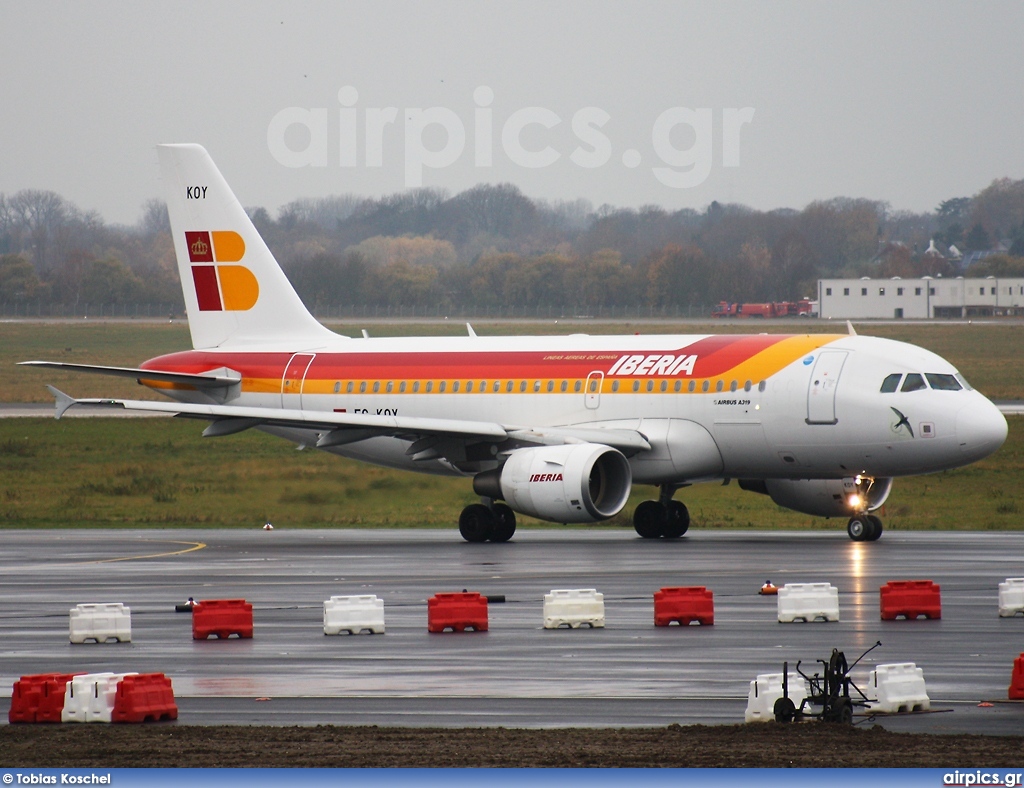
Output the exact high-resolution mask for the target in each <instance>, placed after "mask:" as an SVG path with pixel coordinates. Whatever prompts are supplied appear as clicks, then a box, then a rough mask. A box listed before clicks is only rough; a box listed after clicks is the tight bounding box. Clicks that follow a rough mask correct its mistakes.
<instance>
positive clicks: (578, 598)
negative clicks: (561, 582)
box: [544, 588, 604, 629]
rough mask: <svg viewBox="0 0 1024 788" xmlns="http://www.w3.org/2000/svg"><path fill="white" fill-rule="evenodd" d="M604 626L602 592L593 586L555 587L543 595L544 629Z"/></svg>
mask: <svg viewBox="0 0 1024 788" xmlns="http://www.w3.org/2000/svg"><path fill="white" fill-rule="evenodd" d="M584 624H587V625H588V626H590V627H591V628H594V627H603V626H604V594H599V593H598V592H597V591H596V590H595V589H593V588H575V589H555V590H554V591H552V592H551V593H549V594H545V595H544V629H558V628H559V627H561V626H569V627H571V628H572V629H578V628H579V627H581V626H583V625H584Z"/></svg>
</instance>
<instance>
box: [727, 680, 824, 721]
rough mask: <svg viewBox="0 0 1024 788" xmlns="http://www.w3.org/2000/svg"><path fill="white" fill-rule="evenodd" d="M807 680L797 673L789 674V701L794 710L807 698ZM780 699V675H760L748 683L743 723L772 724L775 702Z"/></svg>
mask: <svg viewBox="0 0 1024 788" xmlns="http://www.w3.org/2000/svg"><path fill="white" fill-rule="evenodd" d="M807 690H808V687H807V680H806V679H805V678H804V677H803V676H801V675H800V674H799V673H790V674H789V699H790V700H791V701H793V705H794V706H795V707H796V708H798V709H799V708H800V701H802V700H803V699H804V698H806V697H807ZM781 697H782V674H781V673H761V674H760V675H758V677H757V678H756V679H754V680H753V681H752V682H750V692H748V693H747V711H746V713H745V714H744V715H743V721H744V722H774V721H775V701H777V700H778V699H779V698H781Z"/></svg>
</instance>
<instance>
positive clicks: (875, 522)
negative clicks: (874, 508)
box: [867, 514, 882, 542]
mask: <svg viewBox="0 0 1024 788" xmlns="http://www.w3.org/2000/svg"><path fill="white" fill-rule="evenodd" d="M868 519H869V520H870V521H871V535H870V536H868V537H867V541H869V542H877V541H878V537H880V536H881V535H882V518H881V517H876V516H875V515H873V514H869V515H868Z"/></svg>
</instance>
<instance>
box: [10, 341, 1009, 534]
mask: <svg viewBox="0 0 1024 788" xmlns="http://www.w3.org/2000/svg"><path fill="white" fill-rule="evenodd" d="M475 325H476V328H477V330H478V332H479V333H481V334H512V333H532V334H555V333H557V334H563V333H578V332H582V331H585V332H587V333H591V334H599V333H633V332H635V331H640V332H643V333H668V332H680V333H704V332H711V331H719V332H724V331H732V332H736V331H756V330H758V329H759V328H762V329H767V330H769V331H772V332H776V331H777V332H780V333H786V332H795V331H801V332H803V331H816V330H822V331H840V332H841V331H842V330H843V329H844V326H842V325H835V324H827V323H820V322H818V321H806V322H805V321H801V322H799V323H795V324H791V325H786V326H777V325H772V324H769V325H765V324H757V323H724V324H719V323H715V324H712V325H707V324H705V325H699V324H689V323H688V324H670V323H636V324H630V323H617V324H597V323H590V322H582V323H581V322H571V323H567V322H565V321H559V322H557V323H555V322H554V321H552V322H550V323H507V322H506V323H485V322H482V321H481V322H480V323H479V324H475ZM333 327H334V328H335V329H336V330H338V331H341V332H342V333H349V334H355V335H358V333H359V328H360V326H359V325H354V324H348V325H340V324H339V325H335V326H333ZM370 330H371V333H372V334H374V335H375V336H387V335H400V334H408V335H418V336H422V335H430V334H438V335H439V334H443V335H453V334H462V333H464V331H465V327H464V325H463V324H462V323H454V322H453V323H449V324H437V323H435V324H412V323H409V324H392V325H374V326H371V328H370ZM859 331H860V333H862V334H871V335H876V336H885V337H890V338H894V339H902V340H906V341H910V342H913V343H915V344H919V345H921V346H923V347H927V348H929V349H931V350H934V351H935V352H937V353H939V354H940V355H942V356H944V357H946V358H947V359H949V360H950V361H951V362H952V363H954V364H955V365H957V366H958V367H959V369H960V370H961V371H962V372H963V373H964V374H965V375H966V376H967V377H968V379H969V380H971V382H972V383H973V384H974V385H975V386H976V387H977V388H979V389H980V390H981V391H983V392H984V393H985V394H987V395H988V396H990V397H992V398H994V399H1024V365H1022V364H1021V363H1020V361H1019V356H1020V350H1021V348H1022V347H1024V325H1021V324H1017V323H974V324H963V323H960V324H915V323H903V324H895V325H894V324H877V325H875V324H872V325H864V326H860V327H859ZM188 347H190V341H189V335H188V328H187V326H186V325H184V324H182V323H174V324H160V323H147V322H141V321H139V322H135V321H124V322H102V323H87V322H86V321H81V322H77V321H76V322H67V323H20V322H14V323H2V324H0V402H44V401H49V400H50V397H49V395H48V394H47V392H46V391H45V389H44V388H43V384H44V383H52V384H54V385H57V386H58V387H60V388H63V389H64V390H66V391H68V392H69V393H71V394H73V395H75V396H112V397H136V398H139V397H149V398H156V395H153V394H151V393H150V392H149V390H148V389H145V388H143V387H140V386H138V385H136V384H134V383H133V382H131V381H125V380H122V379H118V378H109V377H102V376H94V375H75V374H67V373H58V372H55V371H51V370H45V371H41V370H28V369H25V368H22V367H17V366H15V363H16V362H17V361H23V360H28V359H37V358H39V359H48V360H57V361H73V362H77V363H103V364H112V365H121V366H136V365H137V364H138V363H139V362H141V361H143V360H145V359H146V358H150V357H152V356H155V355H159V354H161V353H168V352H173V351H175V350H182V349H186V348H188ZM202 428H203V423H202V422H194V421H180V420H173V419H131V420H126V419H98V418H97V419H64V420H62V421H60V422H57V421H54V420H52V419H0V527H14V528H20V527H50V526H58V527H61V526H69V527H73V526H80V525H87V526H95V527H118V526H123V527H136V526H146V525H152V526H215V527H249V528H253V527H257V526H260V525H262V524H263V523H264V522H265V521H267V520H269V521H271V522H273V523H274V524H275V526H277V527H322V526H335V527H353V526H354V527H394V526H399V525H401V526H412V527H453V528H454V527H455V523H456V521H457V519H458V515H459V511H460V510H461V509H462V507H463V506H465V505H466V504H467V503H471V502H473V501H475V500H476V498H475V497H474V495H473V493H472V490H471V488H470V483H469V481H468V480H459V479H447V478H440V477H430V476H423V475H418V474H411V473H402V472H397V471H389V470H385V469H381V468H376V467H373V466H368V465H364V464H359V463H355V462H352V461H348V460H344V459H341V458H338V457H335V456H332V455H328V454H325V453H322V452H317V451H314V450H307V451H303V452H298V451H296V450H295V448H294V447H293V446H292V445H291V444H288V443H286V442H285V441H282V440H279V439H275V438H272V437H269V436H266V435H264V434H262V433H259V432H256V431H249V432H245V433H242V434H239V435H234V436H230V437H225V438H219V439H203V438H201V437H200V432H201V431H202ZM1022 465H1024V419H1020V418H1011V419H1010V436H1009V439H1008V440H1007V443H1006V445H1005V446H1004V447H1003V448H1002V449H1001V450H1000V451H999V452H998V453H997V454H995V455H994V456H993V457H990V458H989V459H987V460H985V461H984V462H981V463H978V464H976V465H973V466H971V467H969V468H964V469H961V470H957V471H950V472H947V473H942V474H936V475H933V476H926V477H918V478H912V479H905V480H899V481H897V483H896V486H895V488H894V490H893V493H892V495H891V497H890V498H889V502H888V504H887V505H886V511H885V512H884V519H885V523H886V528H887V529H890V530H892V529H943V528H986V529H1017V528H1019V527H1020V522H1021V515H1022V514H1024V484H1022V480H1024V473H1022V471H1024V468H1022ZM651 492H652V491H651V488H639V489H638V490H636V491H635V492H634V495H633V499H632V500H631V502H630V504H629V506H627V508H626V509H625V510H624V513H623V514H622V515H620V516H619V517H618V518H615V519H614V520H612V521H610V522H609V523H608V524H607V525H611V526H618V527H629V526H630V522H629V514H630V513H631V512H632V509H633V507H634V506H635V505H636V504H637V503H638V502H639V501H641V500H643V499H644V498H647V497H650V495H651ZM678 497H679V498H680V499H681V500H684V501H685V502H686V503H687V505H688V506H689V507H690V511H691V514H692V517H693V521H694V525H695V527H712V528H765V527H785V528H843V527H845V522H841V521H839V520H832V521H826V520H824V519H821V518H813V517H808V516H806V515H801V514H798V513H794V512H790V511H787V510H784V509H781V508H779V507H778V506H776V505H775V504H773V503H772V502H771V501H770V500H769V499H768V498H766V497H765V496H761V495H755V494H752V493H745V492H742V491H740V490H739V489H738V488H737V487H736V486H735V485H730V486H728V487H722V486H719V485H698V486H696V487H693V488H689V489H687V490H684V491H682V492H681V493H679V495H678ZM520 523H521V526H523V527H530V526H531V525H542V524H541V523H538V522H537V521H533V520H531V519H530V518H526V517H521V518H520ZM589 527H593V526H589ZM598 527H600V526H598Z"/></svg>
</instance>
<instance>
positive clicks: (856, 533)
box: [846, 513, 882, 542]
mask: <svg viewBox="0 0 1024 788" xmlns="http://www.w3.org/2000/svg"><path fill="white" fill-rule="evenodd" d="M846 533H848V534H849V535H850V538H851V539H852V540H853V541H855V542H875V541H877V540H878V537H880V536H881V535H882V521H881V519H880V518H878V517H876V516H875V515H873V514H867V513H864V514H855V515H854V516H853V517H851V518H850V522H849V523H847V524H846Z"/></svg>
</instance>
